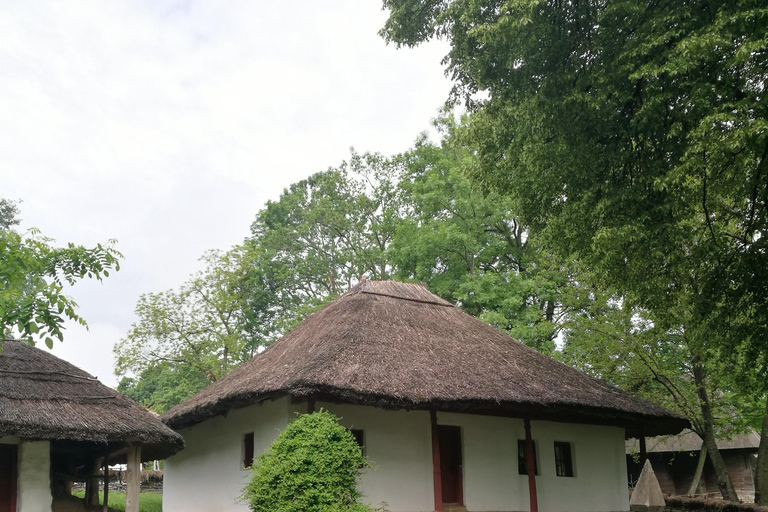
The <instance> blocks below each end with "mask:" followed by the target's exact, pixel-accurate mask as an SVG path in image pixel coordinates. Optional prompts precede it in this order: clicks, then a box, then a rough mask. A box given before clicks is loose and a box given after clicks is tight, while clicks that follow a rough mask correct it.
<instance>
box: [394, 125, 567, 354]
mask: <svg viewBox="0 0 768 512" xmlns="http://www.w3.org/2000/svg"><path fill="white" fill-rule="evenodd" d="M436 125H437V127H438V128H439V129H440V130H441V131H442V133H443V139H442V141H441V144H440V145H439V146H437V145H434V144H432V143H430V142H429V141H427V140H426V138H425V137H422V138H420V139H419V140H418V141H417V142H416V145H415V148H414V149H413V150H411V151H409V152H408V153H406V154H405V155H404V156H403V158H404V161H405V162H406V171H405V173H404V175H403V176H402V178H401V180H400V187H401V188H402V189H403V194H404V198H405V199H404V200H405V201H406V204H408V205H409V207H410V212H409V215H407V216H404V217H403V218H401V219H399V223H398V231H397V234H396V237H395V239H394V240H393V243H392V248H391V254H392V261H393V263H395V265H396V267H397V276H398V277H400V278H405V279H414V280H418V281H422V282H426V283H427V285H428V286H429V289H430V290H431V291H432V292H434V293H436V294H438V295H440V296H441V297H443V298H445V299H447V300H449V301H451V302H454V303H456V304H458V305H459V306H460V307H461V308H462V309H464V310H465V311H467V312H468V313H469V314H471V315H473V316H476V317H478V318H480V319H482V320H484V321H486V322H488V323H490V324H492V325H494V326H496V327H498V328H499V329H502V330H504V331H507V332H509V333H510V334H511V335H512V336H514V337H516V338H517V339H519V340H521V341H523V342H524V343H526V344H528V345H530V346H533V347H536V348H537V349H539V350H541V351H543V352H547V353H550V352H552V350H554V348H555V344H554V339H555V336H556V334H557V331H558V325H557V319H556V313H557V310H558V308H559V293H560V292H559V290H560V288H561V287H562V286H563V285H564V284H565V277H564V275H563V273H562V272H561V270H560V269H559V268H556V267H555V266H554V265H553V264H552V261H551V259H550V258H547V257H546V255H545V254H544V253H542V252H541V250H540V249H539V248H538V247H537V246H536V245H535V244H534V243H533V241H532V240H530V238H529V236H528V229H527V228H526V226H524V225H522V224H521V223H520V222H519V221H518V219H517V217H516V214H515V211H516V205H515V203H514V202H513V201H512V200H510V198H509V197H508V196H504V195H500V194H498V193H496V192H493V191H483V190H482V189H481V187H480V186H478V184H477V183H474V182H472V181H471V180H469V179H468V178H467V176H466V174H467V173H468V172H469V171H470V170H471V169H472V168H473V167H475V166H476V165H477V164H478V160H477V158H476V156H475V149H474V148H473V147H472V146H469V145H467V144H466V133H465V130H466V126H465V125H464V124H457V123H456V122H455V120H454V119H453V116H452V115H451V114H450V113H447V114H445V115H444V116H443V117H441V118H439V119H438V120H437V121H436Z"/></svg>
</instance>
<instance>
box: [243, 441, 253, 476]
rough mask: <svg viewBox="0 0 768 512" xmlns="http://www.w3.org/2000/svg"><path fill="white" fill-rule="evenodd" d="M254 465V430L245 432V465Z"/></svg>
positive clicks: (247, 466) (248, 466)
mask: <svg viewBox="0 0 768 512" xmlns="http://www.w3.org/2000/svg"><path fill="white" fill-rule="evenodd" d="M252 466H253V432H248V433H247V434H243V467H244V468H245V469H248V468H250V467H252Z"/></svg>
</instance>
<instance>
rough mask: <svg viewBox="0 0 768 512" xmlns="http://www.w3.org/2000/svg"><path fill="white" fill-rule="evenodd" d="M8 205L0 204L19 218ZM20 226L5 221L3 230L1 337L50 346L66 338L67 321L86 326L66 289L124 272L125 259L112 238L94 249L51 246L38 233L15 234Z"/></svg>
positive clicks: (0, 235)
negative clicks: (88, 279) (83, 281)
mask: <svg viewBox="0 0 768 512" xmlns="http://www.w3.org/2000/svg"><path fill="white" fill-rule="evenodd" d="M3 205H4V206H3ZM7 206H8V204H7V203H3V204H2V205H0V210H2V212H3V215H5V214H6V213H7V214H8V215H15V213H16V211H17V210H16V209H15V205H14V206H13V207H11V208H10V209H9V208H7ZM16 223H17V222H16V221H15V220H14V219H13V218H12V219H11V220H9V219H4V220H3V226H2V228H1V229H0V329H1V330H2V333H0V334H1V335H2V340H5V338H6V337H10V336H13V335H14V334H15V335H18V336H21V337H22V338H24V339H27V340H29V341H31V342H34V340H36V339H42V340H44V341H45V343H46V345H47V346H48V347H49V348H52V347H53V339H54V338H56V339H59V340H63V338H64V333H63V329H64V322H65V320H66V319H69V320H74V321H76V322H78V323H79V324H81V325H84V326H86V327H87V324H86V322H85V320H84V319H83V318H82V317H81V316H80V315H78V314H77V312H76V308H77V303H76V302H75V301H74V300H73V299H72V298H71V297H69V296H67V295H66V294H65V292H64V287H65V286H72V285H74V284H75V283H76V282H77V281H79V280H81V279H84V278H86V277H88V278H90V279H96V280H98V281H101V280H102V279H103V278H104V277H108V276H109V271H110V270H113V269H114V270H116V271H117V270H119V269H120V262H119V260H120V258H122V255H121V254H120V253H119V252H118V251H117V250H116V249H115V247H114V244H115V241H114V240H110V241H109V242H108V243H107V244H105V245H102V244H98V245H97V246H96V247H91V248H88V247H84V246H78V245H74V244H71V243H70V244H68V245H67V246H66V247H52V246H51V242H52V240H51V239H49V238H45V237H43V236H41V235H40V233H39V232H38V231H37V230H34V229H32V230H29V231H28V232H27V233H25V234H19V233H17V232H15V231H13V230H12V229H11V227H12V226H13V225H15V224H16ZM0 345H1V343H0Z"/></svg>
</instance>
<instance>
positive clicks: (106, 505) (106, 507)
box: [103, 448, 109, 512]
mask: <svg viewBox="0 0 768 512" xmlns="http://www.w3.org/2000/svg"><path fill="white" fill-rule="evenodd" d="M103 510H104V512H108V511H109V448H107V453H106V454H105V455H104V507H103Z"/></svg>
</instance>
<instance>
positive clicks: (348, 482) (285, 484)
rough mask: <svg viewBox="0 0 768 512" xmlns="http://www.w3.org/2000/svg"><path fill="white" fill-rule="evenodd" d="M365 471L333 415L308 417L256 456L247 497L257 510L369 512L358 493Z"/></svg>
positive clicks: (352, 443) (356, 450)
mask: <svg viewBox="0 0 768 512" xmlns="http://www.w3.org/2000/svg"><path fill="white" fill-rule="evenodd" d="M366 468H370V465H369V463H368V461H366V460H365V458H364V457H363V454H362V452H361V450H360V447H359V446H358V445H357V443H356V442H355V438H354V437H353V436H352V434H351V433H350V432H349V431H348V430H347V429H345V428H344V427H342V426H341V425H339V423H338V421H337V418H336V417H335V416H334V415H332V414H330V413H328V412H325V411H320V412H315V413H312V414H306V415H302V416H299V417H298V418H297V419H295V420H293V421H292V422H291V423H290V424H289V425H288V427H287V428H286V429H285V430H284V431H283V432H281V433H280V435H279V436H278V438H277V439H276V440H275V441H274V442H273V443H272V446H270V448H269V450H267V452H265V453H264V454H262V455H260V456H258V457H257V458H256V460H255V462H254V465H253V477H252V478H251V481H250V482H249V483H248V485H247V486H246V488H245V489H244V492H243V498H244V500H245V501H246V502H247V503H248V505H249V506H250V508H251V510H253V511H254V512H368V511H370V508H368V507H366V506H364V505H363V504H361V503H360V502H359V499H360V498H361V494H360V493H359V492H358V491H357V484H358V481H359V479H360V475H361V474H362V472H363V470H364V469H366Z"/></svg>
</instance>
